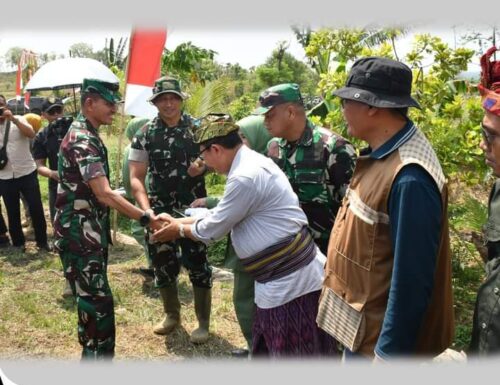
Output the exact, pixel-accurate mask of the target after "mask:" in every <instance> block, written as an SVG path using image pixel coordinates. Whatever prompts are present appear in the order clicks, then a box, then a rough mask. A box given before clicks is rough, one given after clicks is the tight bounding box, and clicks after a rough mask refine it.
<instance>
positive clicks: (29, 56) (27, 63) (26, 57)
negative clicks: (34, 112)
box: [16, 50, 37, 109]
mask: <svg viewBox="0 0 500 385" xmlns="http://www.w3.org/2000/svg"><path fill="white" fill-rule="evenodd" d="M36 67H37V64H36V54H35V53H34V52H31V51H27V50H23V51H22V53H21V57H20V58H19V62H18V63H17V74H16V99H17V100H21V93H22V90H23V70H24V69H25V68H27V69H28V81H29V80H30V79H31V76H32V75H33V73H32V72H33V69H35V68H36ZM29 102H30V92H29V91H26V92H25V93H24V106H25V107H26V108H28V109H29Z"/></svg>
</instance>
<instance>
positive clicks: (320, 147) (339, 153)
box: [253, 83, 356, 254]
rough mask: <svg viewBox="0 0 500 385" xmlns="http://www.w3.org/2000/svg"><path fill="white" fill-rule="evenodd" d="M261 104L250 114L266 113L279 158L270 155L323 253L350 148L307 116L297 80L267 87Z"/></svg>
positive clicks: (348, 168) (345, 180)
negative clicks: (284, 178)
mask: <svg viewBox="0 0 500 385" xmlns="http://www.w3.org/2000/svg"><path fill="white" fill-rule="evenodd" d="M259 103H260V107H258V108H257V109H256V110H255V111H254V112H253V113H254V114H256V115H264V124H265V126H266V128H267V129H268V131H269V133H270V134H271V135H272V136H274V137H277V138H280V139H278V140H277V144H278V146H277V147H278V149H277V156H272V154H271V153H270V152H269V153H268V155H269V156H270V157H271V158H272V159H273V160H274V161H275V162H276V164H277V165H278V166H279V167H280V168H281V169H282V170H283V172H284V173H285V174H286V176H287V177H288V180H289V181H290V184H291V185H292V187H293V190H294V191H295V193H296V194H297V196H298V197H299V202H300V207H301V208H302V210H304V212H305V213H306V216H307V220H308V222H309V227H310V229H311V231H312V234H313V238H314V241H315V242H316V244H317V245H318V246H319V248H320V250H321V251H322V252H323V253H325V254H326V251H327V247H328V239H329V237H330V231H331V229H332V226H333V222H334V221H335V215H336V214H337V211H338V209H339V207H340V204H341V202H342V199H343V198H344V194H345V191H346V190H347V185H348V184H349V180H350V178H351V175H352V172H353V170H354V161H355V157H356V152H355V150H354V147H353V146H352V145H351V144H350V143H349V142H348V141H347V140H345V139H344V138H342V137H341V136H340V135H338V134H336V133H333V132H332V131H330V130H327V129H325V128H323V127H320V126H316V125H314V124H313V123H312V122H311V121H310V120H309V119H307V117H306V111H305V108H304V103H303V101H302V96H301V94H300V89H299V86H298V85H297V84H295V83H284V84H278V85H276V86H273V87H271V88H268V89H267V90H265V91H264V92H262V94H261V95H260V98H259ZM273 141H274V140H273ZM275 147H276V146H275Z"/></svg>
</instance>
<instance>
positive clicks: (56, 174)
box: [50, 170, 59, 182]
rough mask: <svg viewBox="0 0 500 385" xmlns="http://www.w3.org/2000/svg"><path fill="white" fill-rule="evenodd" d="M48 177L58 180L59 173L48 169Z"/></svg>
mask: <svg viewBox="0 0 500 385" xmlns="http://www.w3.org/2000/svg"><path fill="white" fill-rule="evenodd" d="M50 177H51V178H52V179H54V180H56V181H58V182H59V174H58V173H57V171H55V170H51V171H50Z"/></svg>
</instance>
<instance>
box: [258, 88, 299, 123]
mask: <svg viewBox="0 0 500 385" xmlns="http://www.w3.org/2000/svg"><path fill="white" fill-rule="evenodd" d="M289 102H295V103H300V104H304V102H303V100H302V95H301V94H300V89H299V85H298V84H296V83H283V84H278V85H276V86H273V87H271V88H268V89H267V90H265V91H264V92H262V93H261V94H260V96H259V103H260V107H258V108H257V109H255V110H254V111H253V112H252V114H253V115H264V114H265V113H266V112H268V111H269V110H270V109H271V108H273V107H274V106H277V105H278V104H283V103H289Z"/></svg>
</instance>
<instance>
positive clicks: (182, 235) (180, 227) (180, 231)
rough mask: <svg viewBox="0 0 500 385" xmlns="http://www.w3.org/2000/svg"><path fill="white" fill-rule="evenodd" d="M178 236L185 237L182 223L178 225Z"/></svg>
mask: <svg viewBox="0 0 500 385" xmlns="http://www.w3.org/2000/svg"><path fill="white" fill-rule="evenodd" d="M179 236H180V237H181V238H185V237H186V234H184V225H183V224H182V223H181V224H180V225H179Z"/></svg>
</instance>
